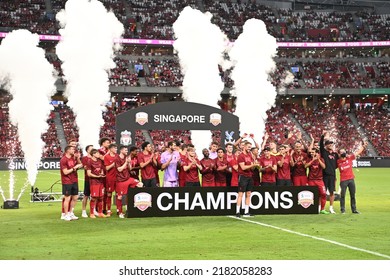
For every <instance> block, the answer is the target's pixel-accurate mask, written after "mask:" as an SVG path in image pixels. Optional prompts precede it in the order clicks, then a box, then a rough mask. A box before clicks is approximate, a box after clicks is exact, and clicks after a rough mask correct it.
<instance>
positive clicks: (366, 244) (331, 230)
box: [0, 168, 390, 260]
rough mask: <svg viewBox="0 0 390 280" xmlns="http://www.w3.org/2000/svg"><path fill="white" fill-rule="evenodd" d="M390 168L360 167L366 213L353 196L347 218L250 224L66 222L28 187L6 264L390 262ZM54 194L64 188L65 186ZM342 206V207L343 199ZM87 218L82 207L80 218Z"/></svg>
mask: <svg viewBox="0 0 390 280" xmlns="http://www.w3.org/2000/svg"><path fill="white" fill-rule="evenodd" d="M389 171H390V169H384V168H383V169H381V168H377V169H359V170H356V169H355V175H356V179H355V180H356V183H357V189H358V190H357V206H358V209H359V211H361V212H362V214H361V215H356V214H351V213H350V209H349V194H348V193H347V200H346V204H347V213H346V214H344V215H342V214H339V213H338V214H335V215H257V216H256V217H255V218H252V219H250V220H249V219H236V218H232V217H225V216H219V217H172V218H143V219H140V218H137V219H136V218H134V219H119V218H118V217H117V216H115V217H111V218H107V219H94V220H92V219H82V218H80V220H78V221H72V222H65V221H62V220H60V212H61V205H60V203H59V202H45V203H40V202H35V203H31V202H30V196H29V190H30V188H28V190H27V191H26V193H24V194H23V196H22V198H21V200H20V209H0V224H1V227H0V232H1V238H0V248H1V249H0V259H1V260H23V259H26V260H51V259H53V260H118V259H123V260H131V259H134V260H246V259H249V260H385V259H390V184H389V179H390V176H389ZM80 175H81V174H80ZM82 177H83V176H82V175H81V176H80V178H82ZM59 178H60V177H59V172H58V171H42V172H40V173H39V174H38V178H37V182H36V184H35V185H36V187H38V188H39V190H40V191H44V190H46V189H48V188H49V187H50V186H51V185H52V184H53V183H54V182H56V181H57V180H59ZM25 180H26V173H25V172H24V171H16V172H15V181H16V186H15V197H17V196H18V194H19V192H20V189H21V188H22V186H23V184H24V182H25ZM8 181H9V172H5V171H2V172H0V186H2V188H3V190H4V193H5V196H6V197H7V198H8V197H9V193H8V192H9V188H8V184H9V182H8ZM80 182H81V181H80ZM80 185H82V182H81V184H80ZM55 190H56V191H60V185H59V184H57V185H55ZM1 204H2V203H1ZM327 206H328V205H327ZM335 206H336V210H338V208H339V202H338V201H337V202H335ZM114 207H115V206H114ZM338 212H339V211H338ZM80 213H81V203H78V205H77V206H76V214H77V215H80Z"/></svg>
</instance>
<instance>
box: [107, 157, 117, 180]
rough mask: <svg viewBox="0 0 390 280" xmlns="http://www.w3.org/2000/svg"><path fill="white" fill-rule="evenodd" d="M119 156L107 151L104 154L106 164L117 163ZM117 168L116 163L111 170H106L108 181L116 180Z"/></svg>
mask: <svg viewBox="0 0 390 280" xmlns="http://www.w3.org/2000/svg"><path fill="white" fill-rule="evenodd" d="M117 156H118V155H117V154H115V155H114V156H111V155H110V153H107V154H106V155H105V156H104V166H105V167H107V166H109V165H111V164H113V163H115V161H116V157H117ZM116 170H117V169H116V168H115V164H114V166H113V167H112V168H111V169H110V170H106V181H110V182H112V181H116Z"/></svg>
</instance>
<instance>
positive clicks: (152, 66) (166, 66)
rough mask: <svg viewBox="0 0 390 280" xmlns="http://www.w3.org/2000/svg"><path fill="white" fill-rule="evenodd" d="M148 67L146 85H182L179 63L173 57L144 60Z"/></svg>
mask: <svg viewBox="0 0 390 280" xmlns="http://www.w3.org/2000/svg"><path fill="white" fill-rule="evenodd" d="M144 63H145V64H146V65H147V67H148V68H149V74H148V75H147V76H146V82H147V84H148V86H154V87H180V86H182V85H183V75H182V74H181V71H180V63H179V62H178V61H177V60H174V59H163V60H156V59H149V60H146V61H144Z"/></svg>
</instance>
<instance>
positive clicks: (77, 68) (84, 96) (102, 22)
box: [56, 0, 124, 147]
mask: <svg viewBox="0 0 390 280" xmlns="http://www.w3.org/2000/svg"><path fill="white" fill-rule="evenodd" d="M56 18H57V20H58V21H59V23H60V26H61V28H62V29H60V30H59V32H60V34H61V36H62V40H61V41H60V42H59V43H58V45H57V55H58V57H59V58H60V60H62V62H63V63H62V69H63V72H64V75H65V77H64V78H65V80H66V82H67V85H66V93H65V95H66V96H67V98H68V105H69V106H70V107H71V108H72V109H73V112H74V113H75V115H76V123H77V126H78V128H79V135H80V138H79V143H80V145H81V147H85V146H87V145H94V146H95V147H97V145H98V140H99V132H100V127H101V126H102V125H103V124H104V120H103V117H102V111H103V110H104V109H105V107H104V106H105V104H106V103H107V102H108V101H109V100H110V93H109V80H108V71H109V69H111V68H114V67H115V62H114V61H113V58H114V51H115V50H116V49H119V47H120V46H119V45H118V44H114V39H115V38H120V37H121V36H122V34H123V32H124V28H123V25H122V24H121V23H120V22H119V21H118V19H117V18H116V16H115V15H114V14H113V13H112V12H107V10H106V8H105V7H104V6H103V4H102V3H101V2H99V1H96V0H90V1H88V0H68V1H67V2H66V4H65V9H63V10H61V11H60V12H59V13H58V14H57V16H56Z"/></svg>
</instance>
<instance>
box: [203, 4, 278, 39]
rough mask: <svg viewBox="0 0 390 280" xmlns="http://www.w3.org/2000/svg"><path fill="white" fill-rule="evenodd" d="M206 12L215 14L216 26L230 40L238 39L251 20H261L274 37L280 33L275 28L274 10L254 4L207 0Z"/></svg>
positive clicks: (213, 19) (213, 20)
mask: <svg viewBox="0 0 390 280" xmlns="http://www.w3.org/2000/svg"><path fill="white" fill-rule="evenodd" d="M204 4H205V11H209V12H210V13H212V14H213V18H212V22H213V23H214V24H216V25H217V26H218V27H219V28H221V30H222V31H223V32H225V34H226V35H227V36H228V38H229V39H237V37H238V35H239V34H241V33H242V30H243V29H242V27H243V25H244V23H245V22H246V21H247V20H248V19H251V18H256V19H261V20H262V21H264V23H265V24H266V26H267V31H268V33H269V34H271V35H272V36H274V37H280V33H278V32H277V31H276V29H275V28H274V24H275V23H276V16H275V14H274V13H273V11H272V9H271V8H269V7H266V6H264V5H260V4H257V3H254V2H250V3H239V2H230V1H229V2H224V1H212V0H205V1H204Z"/></svg>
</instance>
